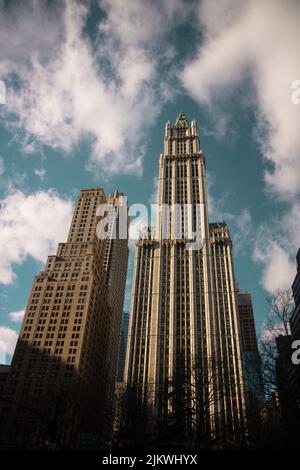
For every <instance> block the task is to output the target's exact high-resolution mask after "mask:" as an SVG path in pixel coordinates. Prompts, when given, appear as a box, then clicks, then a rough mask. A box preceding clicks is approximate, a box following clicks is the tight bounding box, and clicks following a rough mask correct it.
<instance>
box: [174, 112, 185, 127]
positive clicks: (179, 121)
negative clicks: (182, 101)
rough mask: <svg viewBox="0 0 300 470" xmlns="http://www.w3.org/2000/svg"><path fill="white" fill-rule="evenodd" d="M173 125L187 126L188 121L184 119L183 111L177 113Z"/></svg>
mask: <svg viewBox="0 0 300 470" xmlns="http://www.w3.org/2000/svg"><path fill="white" fill-rule="evenodd" d="M175 126H176V127H181V128H182V127H183V128H186V127H188V122H187V120H186V117H185V113H183V112H181V113H179V114H178V117H177V119H176V122H175Z"/></svg>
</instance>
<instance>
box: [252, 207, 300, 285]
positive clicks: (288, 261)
mask: <svg viewBox="0 0 300 470" xmlns="http://www.w3.org/2000/svg"><path fill="white" fill-rule="evenodd" d="M299 233H300V203H298V202H294V203H292V205H291V207H289V208H288V209H287V210H286V211H285V213H284V215H283V216H280V217H277V219H276V218H275V217H273V219H272V220H268V221H266V222H265V223H264V224H261V226H260V227H259V229H258V231H257V233H256V241H255V245H254V250H253V259H254V261H256V262H258V263H259V264H261V265H262V267H263V271H262V280H261V283H262V286H263V287H264V289H266V290H267V291H268V292H270V293H274V292H276V290H277V289H289V288H290V287H291V285H292V281H293V279H294V277H295V275H296V261H295V257H296V254H297V251H298V248H299Z"/></svg>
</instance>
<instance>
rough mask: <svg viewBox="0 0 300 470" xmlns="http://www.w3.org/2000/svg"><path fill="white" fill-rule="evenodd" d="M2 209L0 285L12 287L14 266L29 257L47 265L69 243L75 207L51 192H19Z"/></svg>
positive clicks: (2, 205) (12, 195)
mask: <svg viewBox="0 0 300 470" xmlns="http://www.w3.org/2000/svg"><path fill="white" fill-rule="evenodd" d="M0 208H1V209H0V283H3V284H10V283H11V282H13V280H14V279H15V274H14V271H13V266H14V264H20V263H22V262H23V261H24V260H25V259H26V258H27V257H28V256H31V257H33V258H34V259H36V260H38V261H41V262H43V261H45V259H46V256H47V255H48V254H49V253H51V252H54V251H55V250H56V244H57V243H58V242H59V241H64V240H65V238H66V234H67V230H68V227H69V224H70V221H71V215H72V204H71V203H70V202H69V201H66V200H64V199H61V198H60V197H59V196H58V195H57V194H56V193H55V192H53V191H51V190H49V191H47V192H45V191H39V192H36V193H34V194H31V195H26V194H24V193H22V192H21V191H17V192H15V193H13V194H10V195H8V196H6V197H5V198H4V199H2V200H1V201H0Z"/></svg>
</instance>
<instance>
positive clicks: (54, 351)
mask: <svg viewBox="0 0 300 470" xmlns="http://www.w3.org/2000/svg"><path fill="white" fill-rule="evenodd" d="M117 199H118V194H115V195H114V196H113V201H114V202H115V203H116V201H117ZM106 202H107V200H106V198H105V195H104V192H103V190H102V189H100V188H91V189H86V190H82V191H81V192H80V196H79V198H78V200H77V203H76V207H75V210H74V214H73V219H72V222H71V227H70V230H69V235H68V239H67V242H66V243H60V244H59V245H58V249H57V253H56V255H54V256H48V259H47V262H46V265H45V269H44V271H42V272H41V273H39V274H38V275H37V276H36V277H35V279H34V282H33V285H32V289H31V293H30V297H29V300H28V304H27V307H26V311H25V316H24V319H23V323H22V327H21V331H20V335H19V339H18V342H17V345H16V349H15V353H14V356H13V360H12V364H11V367H10V370H9V374H8V377H7V380H6V383H5V387H4V390H3V398H4V401H2V402H1V404H0V406H1V408H0V413H1V430H0V435H1V441H0V445H1V447H2V448H32V447H36V446H37V444H38V442H41V443H42V444H43V445H44V443H45V442H46V441H49V442H50V443H51V445H52V446H59V447H61V446H66V447H70V446H75V447H76V446H77V445H78V443H79V445H80V439H81V438H82V436H85V435H86V434H88V435H89V436H93V439H94V442H95V445H98V444H99V442H100V440H101V438H102V437H103V434H104V433H105V432H107V429H105V423H106V419H105V416H106V415H107V414H109V408H110V403H108V404H107V401H106V400H107V394H108V392H107V390H108V389H109V388H111V387H112V386H113V385H112V384H111V383H110V381H111V380H113V376H112V372H111V368H112V365H113V364H112V363H113V359H112V357H109V355H110V354H111V351H114V350H115V349H116V348H117V346H116V343H117V341H118V336H119V333H118V331H117V329H118V324H117V322H118V318H119V316H120V314H119V311H118V308H121V303H122V295H123V294H124V286H125V276H126V270H127V255H126V253H127V240H122V241H121V242H122V249H121V248H120V247H119V246H117V248H116V245H114V244H110V240H100V239H99V238H98V237H97V236H96V227H97V223H98V222H99V217H98V216H97V215H96V212H97V207H98V206H99V205H100V204H103V203H106ZM115 249H116V251H118V255H120V256H119V258H118V262H119V267H118V270H117V271H115V268H114V266H113V261H112V262H111V260H113V259H114V256H115V254H114V253H113V252H114V250H115ZM122 270H124V271H125V274H123V272H122V275H120V277H119V275H118V272H119V271H122ZM114 293H118V295H119V299H118V301H117V302H116V303H115V304H114V302H113V301H112V299H113V295H114ZM112 326H113V328H112ZM119 326H120V325H119ZM108 357H109V360H108Z"/></svg>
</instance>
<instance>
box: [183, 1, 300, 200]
mask: <svg viewBox="0 0 300 470" xmlns="http://www.w3.org/2000/svg"><path fill="white" fill-rule="evenodd" d="M199 21H200V25H201V27H202V31H203V32H204V39H203V43H202V44H201V46H200V48H199V50H198V53H197V57H196V59H194V60H193V61H192V62H191V63H189V64H188V65H187V66H186V67H185V69H184V71H183V73H182V81H183V84H184V86H185V87H186V89H187V91H188V92H190V93H191V94H192V96H193V97H194V98H195V99H196V100H197V101H199V102H200V103H206V104H208V105H212V106H213V107H214V106H216V103H217V101H220V100H221V99H222V96H224V95H225V96H226V97H228V92H230V91H231V90H232V88H233V87H234V86H236V84H237V83H238V82H240V83H243V81H244V83H245V84H246V83H247V82H246V79H247V78H249V77H250V78H251V80H252V83H253V85H254V89H255V93H256V104H257V108H258V112H257V126H258V128H259V129H260V132H259V133H260V144H261V148H262V151H263V154H264V157H265V159H266V160H267V161H268V162H269V163H270V164H271V168H270V165H269V168H268V169H266V170H265V182H266V184H267V187H268V189H269V190H270V191H272V192H275V193H276V194H277V195H279V196H280V197H281V198H284V199H289V198H293V197H294V196H295V195H296V194H298V193H299V192H300V178H299V174H300V158H299V154H300V139H299V125H300V106H296V105H293V104H292V101H291V84H292V82H293V81H294V80H296V79H299V77H300V54H299V21H300V3H299V2H298V1H294V0H287V1H286V2H282V1H280V0H275V1H274V0H264V1H261V0H252V1H249V2H240V1H239V0H223V1H220V2H211V1H209V0H203V1H202V2H200V3H199ZM247 93H248V90H247V89H245V90H244V95H247ZM261 130H262V132H261Z"/></svg>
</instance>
